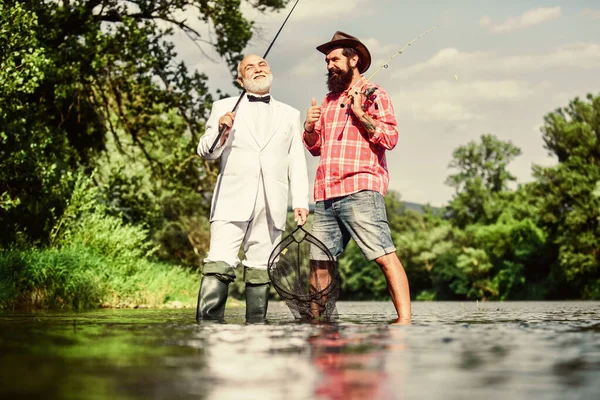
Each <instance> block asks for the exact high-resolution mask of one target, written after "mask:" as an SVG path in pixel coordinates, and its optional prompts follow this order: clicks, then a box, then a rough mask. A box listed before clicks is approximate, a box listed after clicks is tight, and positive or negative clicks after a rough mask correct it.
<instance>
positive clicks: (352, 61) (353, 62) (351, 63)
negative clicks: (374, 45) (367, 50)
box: [350, 54, 359, 68]
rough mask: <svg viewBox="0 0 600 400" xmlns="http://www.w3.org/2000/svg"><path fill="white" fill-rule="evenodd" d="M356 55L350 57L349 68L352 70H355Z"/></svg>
mask: <svg viewBox="0 0 600 400" xmlns="http://www.w3.org/2000/svg"><path fill="white" fill-rule="evenodd" d="M358 60H359V58H358V54H355V55H353V56H352V57H350V66H351V67H352V68H356V66H357V65H358Z"/></svg>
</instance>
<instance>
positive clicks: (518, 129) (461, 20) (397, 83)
mask: <svg viewBox="0 0 600 400" xmlns="http://www.w3.org/2000/svg"><path fill="white" fill-rule="evenodd" d="M293 3H294V1H292V2H290V4H289V6H288V9H287V10H284V11H282V12H280V13H274V14H265V15H261V14H259V13H257V12H256V11H254V10H252V9H250V8H249V7H245V8H244V9H245V12H246V14H247V16H248V17H249V18H251V19H255V20H256V25H255V27H256V28H257V29H258V32H257V34H256V35H255V38H254V39H253V40H252V42H251V43H250V44H249V46H248V48H247V51H246V53H256V54H259V55H262V54H263V53H264V52H265V51H266V49H267V46H268V44H269V43H270V41H271V40H272V38H273V37H274V36H275V34H276V32H277V30H278V29H279V26H280V25H281V23H282V22H283V20H284V19H285V16H286V15H287V13H288V11H289V9H290V8H291V6H292V5H293ZM191 18H193V16H191V15H190V19H191ZM432 26H438V27H437V28H436V29H435V30H433V31H432V32H430V33H428V34H427V35H425V36H423V37H422V38H420V39H419V40H417V41H416V42H415V43H414V44H413V45H412V46H410V47H409V48H408V49H406V50H405V52H404V53H403V54H401V55H400V56H398V57H396V58H394V60H392V61H391V63H390V64H389V68H387V69H385V70H383V71H382V72H380V73H379V74H378V75H377V76H376V77H375V78H374V79H373V81H374V82H375V83H377V84H379V85H381V86H382V87H383V88H384V89H385V90H386V91H387V92H388V93H389V94H390V95H391V96H392V100H393V103H394V108H395V112H396V117H397V120H398V129H399V131H400V140H399V143H398V145H397V146H396V148H395V149H393V150H392V151H389V152H388V153H387V159H388V167H389V170H390V178H391V181H390V189H391V190H394V191H396V192H398V193H399V194H400V195H401V198H402V200H405V201H412V202H419V203H430V204H432V205H434V206H441V205H445V204H447V202H448V201H449V200H450V199H451V198H452V195H453V190H452V188H450V187H448V186H447V185H445V183H444V182H445V179H446V177H447V176H448V175H449V174H450V173H451V170H449V169H448V164H449V162H450V160H451V157H452V152H453V150H454V149H456V148H457V147H458V146H461V145H464V144H466V143H468V142H469V141H473V140H478V139H479V137H480V136H481V135H482V134H485V133H492V134H494V135H496V136H497V137H498V138H500V139H501V140H509V141H511V142H512V143H513V144H515V145H516V146H518V147H519V148H521V150H522V152H523V154H522V155H521V156H519V157H518V158H517V159H516V160H515V161H514V162H513V163H512V164H511V166H510V170H511V172H512V173H513V174H514V175H515V176H517V180H518V182H519V183H524V182H528V181H530V180H531V167H532V165H533V164H538V165H554V164H555V160H554V159H553V158H552V157H550V156H549V155H548V154H547V151H546V150H545V149H544V148H543V142H542V134H541V132H540V130H539V129H540V126H541V125H542V123H543V117H544V115H546V114H547V113H549V112H551V111H553V110H555V109H556V108H558V107H563V106H566V105H567V104H568V101H569V100H571V99H573V98H574V97H576V96H579V97H585V95H586V94H587V93H593V94H595V95H598V94H600V1H592V0H588V1H585V0H577V1H568V0H563V1H532V0H520V1H513V0H506V1H486V0H478V1H475V0H456V1H453V2H449V1H433V0H421V1H416V0H414V1H413V0H404V1H400V0H395V1H394V0H371V1H364V0H300V2H299V3H298V6H297V7H296V9H295V11H294V13H293V14H292V16H291V17H290V19H289V21H288V23H287V25H286V26H285V28H284V29H283V31H282V32H281V34H280V36H279V39H278V40H277V42H276V43H275V45H274V46H273V48H272V49H271V52H270V53H269V56H268V57H267V61H268V62H269V64H270V66H271V69H272V70H273V74H274V77H275V79H274V82H273V87H272V94H273V96H274V97H275V98H276V99H277V100H280V101H283V102H285V103H288V104H290V105H291V106H293V107H296V108H297V109H299V110H300V111H301V113H302V115H303V116H304V114H305V113H306V109H307V108H308V107H309V106H310V100H311V97H316V98H317V99H318V101H321V99H322V98H323V97H324V95H325V94H326V86H325V72H326V68H325V62H324V56H323V55H322V54H321V53H319V52H317V51H316V50H315V47H316V46H318V45H319V44H322V43H324V42H327V41H329V40H330V39H331V37H332V36H333V34H334V32H335V31H337V30H341V31H344V32H347V33H349V34H351V35H354V36H356V37H358V38H359V39H361V40H362V41H363V42H364V43H365V44H366V45H367V47H368V48H369V50H370V52H371V55H372V57H373V62H372V65H371V68H370V69H369V70H368V71H367V72H366V73H365V75H366V76H370V74H371V73H373V72H374V71H375V70H376V69H377V68H379V66H381V65H382V64H383V63H384V62H385V61H386V60H387V59H388V58H389V57H391V56H392V55H393V54H394V53H395V52H396V51H398V50H399V49H400V48H401V47H403V46H404V45H405V44H406V43H408V42H409V41H410V40H412V39H413V38H414V37H416V36H417V35H419V34H420V33H422V32H423V31H425V30H427V29H429V28H430V27H432ZM197 27H198V29H199V30H200V31H202V32H205V31H206V29H205V28H203V27H201V26H200V25H199V24H198V25H197ZM203 29H204V30H203ZM207 38H208V37H207ZM174 40H175V43H176V46H177V50H178V52H179V55H180V57H181V59H182V60H183V61H184V62H185V63H186V64H187V65H188V66H189V67H190V68H196V69H198V70H199V71H202V72H204V73H206V74H207V75H208V76H209V85H210V87H211V88H213V90H216V89H217V88H221V89H222V90H224V91H226V92H227V93H230V94H232V95H237V94H239V90H238V89H237V88H236V87H234V86H233V85H232V84H231V76H230V75H229V73H228V70H227V67H226V65H225V63H224V62H223V61H222V60H219V57H218V56H217V55H215V54H214V53H211V52H210V49H208V48H206V47H205V50H206V51H207V53H208V54H209V56H210V59H209V58H207V57H206V56H205V55H203V54H202V53H201V52H200V51H199V50H198V49H197V47H196V46H194V44H193V43H191V42H190V40H189V38H187V37H186V36H185V35H183V34H177V35H175V36H174ZM456 76H457V77H458V80H456ZM306 157H307V161H308V165H309V177H310V180H311V182H312V181H313V179H314V174H315V171H316V166H317V163H318V159H316V158H314V157H312V156H311V155H310V154H309V153H306ZM311 194H312V187H311Z"/></svg>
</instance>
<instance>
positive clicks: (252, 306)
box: [244, 267, 270, 322]
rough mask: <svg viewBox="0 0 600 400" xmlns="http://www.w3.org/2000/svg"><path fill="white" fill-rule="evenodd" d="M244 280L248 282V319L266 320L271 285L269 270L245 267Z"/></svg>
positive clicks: (250, 320)
mask: <svg viewBox="0 0 600 400" xmlns="http://www.w3.org/2000/svg"><path fill="white" fill-rule="evenodd" d="M244 281H245V282H246V321H247V322H264V321H266V319H267V308H268V306H269V287H270V281H269V275H268V273H267V270H262V269H256V268H248V267H245V268H244Z"/></svg>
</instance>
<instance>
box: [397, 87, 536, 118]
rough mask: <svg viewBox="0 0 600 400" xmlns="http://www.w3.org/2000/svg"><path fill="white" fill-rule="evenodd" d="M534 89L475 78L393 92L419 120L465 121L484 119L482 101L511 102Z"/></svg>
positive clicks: (404, 111)
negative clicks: (468, 80) (470, 80)
mask: <svg viewBox="0 0 600 400" xmlns="http://www.w3.org/2000/svg"><path fill="white" fill-rule="evenodd" d="M534 93H535V90H534V89H533V88H532V87H531V86H530V85H529V84H527V83H525V82H520V81H516V80H496V81H494V80H475V81H472V82H460V83H457V82H456V81H455V80H454V79H452V80H437V81H434V82H430V83H427V84H419V85H414V86H412V87H409V88H406V89H404V90H402V91H401V92H398V93H394V94H392V98H393V99H394V103H397V104H402V113H410V114H411V116H412V117H413V118H414V119H415V120H419V121H452V122H466V121H474V120H482V119H484V114H482V113H481V112H479V110H480V109H481V108H482V107H483V106H484V103H494V102H495V103H497V102H511V101H515V100H523V99H526V98H528V97H529V96H531V95H533V94H534Z"/></svg>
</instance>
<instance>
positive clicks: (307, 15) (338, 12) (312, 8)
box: [288, 0, 369, 21]
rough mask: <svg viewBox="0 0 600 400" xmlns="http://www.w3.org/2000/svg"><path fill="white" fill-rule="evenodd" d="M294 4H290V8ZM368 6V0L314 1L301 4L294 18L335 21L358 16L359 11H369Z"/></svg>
mask: <svg viewBox="0 0 600 400" xmlns="http://www.w3.org/2000/svg"><path fill="white" fill-rule="evenodd" d="M293 3H294V2H290V6H292V5H293ZM368 5H369V2H368V1H366V0H312V1H305V2H299V3H298V5H297V6H296V9H295V10H294V13H293V18H294V20H296V21H299V20H314V19H321V18H330V19H331V18H333V19H335V18H339V17H342V16H348V15H356V13H357V12H358V10H359V9H360V10H368V9H369V6H368ZM288 12H289V11H288ZM361 12H362V11H361Z"/></svg>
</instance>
